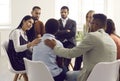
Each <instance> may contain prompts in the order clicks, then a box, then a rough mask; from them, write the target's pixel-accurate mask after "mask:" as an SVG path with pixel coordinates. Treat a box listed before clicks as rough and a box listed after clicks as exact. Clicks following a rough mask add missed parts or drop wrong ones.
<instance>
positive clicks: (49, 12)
mask: <svg viewBox="0 0 120 81" xmlns="http://www.w3.org/2000/svg"><path fill="white" fill-rule="evenodd" d="M11 1H12V5H11V6H12V27H13V28H15V27H17V26H18V24H19V23H20V21H21V19H22V18H23V17H24V16H25V15H28V14H29V15H31V10H32V8H33V6H39V7H41V9H42V13H41V17H40V20H42V21H43V22H44V23H45V21H46V20H47V19H48V18H50V17H54V15H55V14H54V0H11Z"/></svg>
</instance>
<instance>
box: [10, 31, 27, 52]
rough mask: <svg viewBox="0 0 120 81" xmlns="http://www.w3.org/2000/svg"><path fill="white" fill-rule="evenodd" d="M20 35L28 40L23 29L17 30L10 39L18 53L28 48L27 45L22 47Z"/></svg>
mask: <svg viewBox="0 0 120 81" xmlns="http://www.w3.org/2000/svg"><path fill="white" fill-rule="evenodd" d="M20 35H21V36H22V37H23V38H24V39H25V40H26V41H28V39H27V35H26V32H24V31H23V30H22V29H15V30H13V31H12V32H11V33H10V36H9V39H10V40H12V41H13V44H14V48H15V51H16V52H22V51H25V50H26V49H28V48H27V44H24V45H20V40H19V38H20Z"/></svg>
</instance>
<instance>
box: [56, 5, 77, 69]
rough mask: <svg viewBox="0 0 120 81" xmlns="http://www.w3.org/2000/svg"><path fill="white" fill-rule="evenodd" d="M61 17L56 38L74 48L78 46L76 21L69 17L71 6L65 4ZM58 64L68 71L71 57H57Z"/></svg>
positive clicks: (66, 46) (66, 45) (65, 45)
mask: <svg viewBox="0 0 120 81" xmlns="http://www.w3.org/2000/svg"><path fill="white" fill-rule="evenodd" d="M60 13H61V18H60V19H59V20H58V21H59V23H60V26H59V31H58V32H57V33H56V38H57V39H58V40H60V41H61V42H62V43H63V46H64V47H65V48H73V47H74V46H76V41H75V34H76V22H75V21H74V20H72V19H70V18H68V14H69V8H68V7H67V6H63V7H62V8H61V12H60ZM57 60H58V65H59V66H60V67H63V68H65V70H66V71H68V65H69V63H70V62H71V59H66V58H61V59H60V57H59V58H58V59H57Z"/></svg>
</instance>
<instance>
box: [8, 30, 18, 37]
mask: <svg viewBox="0 0 120 81" xmlns="http://www.w3.org/2000/svg"><path fill="white" fill-rule="evenodd" d="M18 34H20V29H14V30H12V31H11V33H10V35H9V37H10V38H12V37H15V36H16V35H18Z"/></svg>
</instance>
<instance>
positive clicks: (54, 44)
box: [44, 39, 56, 49]
mask: <svg viewBox="0 0 120 81" xmlns="http://www.w3.org/2000/svg"><path fill="white" fill-rule="evenodd" d="M44 43H45V45H47V46H48V47H50V48H52V49H54V47H55V46H56V41H55V40H54V39H52V40H50V39H46V40H45V41H44Z"/></svg>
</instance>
